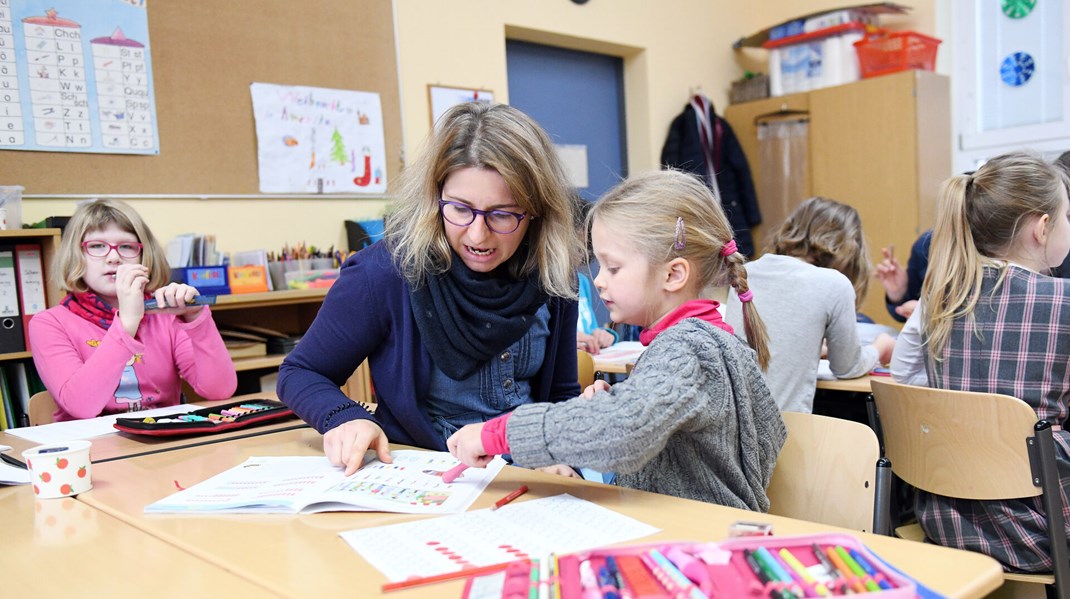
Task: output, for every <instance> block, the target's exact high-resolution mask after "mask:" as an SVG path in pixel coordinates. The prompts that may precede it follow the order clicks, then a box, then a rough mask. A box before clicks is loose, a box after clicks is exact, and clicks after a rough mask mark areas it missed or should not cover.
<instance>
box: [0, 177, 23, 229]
mask: <svg viewBox="0 0 1070 599" xmlns="http://www.w3.org/2000/svg"><path fill="white" fill-rule="evenodd" d="M22 191H23V187H22V186H21V185H0V229H21V228H22Z"/></svg>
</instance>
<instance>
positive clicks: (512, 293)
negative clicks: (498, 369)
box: [411, 244, 549, 381]
mask: <svg viewBox="0 0 1070 599" xmlns="http://www.w3.org/2000/svg"><path fill="white" fill-rule="evenodd" d="M525 246H526V244H524V245H522V246H521V247H520V248H519V249H517V252H516V254H515V255H514V256H513V258H512V260H520V261H523V260H525V258H526V254H527V251H526V247H525ZM452 262H453V264H452V266H450V269H449V271H447V272H446V273H444V274H441V275H438V276H433V277H430V278H429V279H428V281H427V282H426V283H425V284H424V285H421V286H420V287H419V288H418V289H415V290H413V291H412V295H411V298H412V312H413V316H414V317H415V318H416V326H417V328H419V329H420V334H421V335H422V336H423V343H424V347H426V348H427V351H428V353H430V354H431V358H432V359H433V360H434V361H435V366H437V367H438V368H439V369H440V370H442V372H444V373H446V376H448V377H450V378H451V379H453V380H458V381H459V380H463V379H466V378H468V377H469V376H472V374H474V373H475V372H476V371H477V370H479V369H480V367H482V366H483V364H485V363H486V362H487V361H488V360H490V359H491V358H493V357H494V356H495V355H497V354H498V353H499V352H501V351H502V350H504V349H505V348H507V347H509V346H510V345H512V344H514V343H516V342H517V341H518V340H519V339H520V338H521V337H523V336H524V334H525V333H527V332H528V330H529V329H530V328H531V325H532V324H534V322H535V320H534V318H535V312H537V311H538V309H539V308H540V307H542V305H543V304H545V303H546V300H547V299H548V297H549V296H548V295H547V294H546V292H544V291H543V290H542V287H541V286H540V285H539V275H538V273H533V274H532V275H531V276H530V277H528V279H527V280H516V279H514V278H513V277H512V276H510V275H509V265H508V263H506V264H502V265H501V266H499V267H498V268H496V269H494V271H493V272H490V273H480V272H475V271H473V270H471V269H469V268H468V266H466V265H465V263H464V260H461V259H460V257H458V256H457V254H454V255H453V261H452Z"/></svg>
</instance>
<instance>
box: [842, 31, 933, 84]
mask: <svg viewBox="0 0 1070 599" xmlns="http://www.w3.org/2000/svg"><path fill="white" fill-rule="evenodd" d="M940 43H941V41H940V40H938V39H936V38H935V37H929V36H927V35H922V34H920V33H917V32H914V31H878V32H876V33H870V34H867V35H866V37H865V38H864V39H862V40H859V41H857V42H855V44H854V46H855V50H856V51H857V52H858V66H859V69H860V70H861V73H862V78H863V79H866V78H869V77H877V76H880V75H887V74H888V73H896V72H899V71H906V70H909V69H923V70H926V71H932V70H934V69H935V68H936V50H937V48H938V47H939V46H940Z"/></svg>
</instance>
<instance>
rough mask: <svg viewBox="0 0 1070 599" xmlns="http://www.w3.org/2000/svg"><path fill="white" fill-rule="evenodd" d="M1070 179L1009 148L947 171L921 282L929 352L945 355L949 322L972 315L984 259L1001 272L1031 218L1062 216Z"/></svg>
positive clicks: (1052, 221) (1051, 224)
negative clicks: (966, 169)
mask: <svg viewBox="0 0 1070 599" xmlns="http://www.w3.org/2000/svg"><path fill="white" fill-rule="evenodd" d="M1068 187H1070V178H1068V177H1067V173H1065V172H1063V171H1062V170H1061V169H1060V168H1059V167H1056V166H1054V165H1052V164H1049V163H1048V162H1046V161H1045V160H1043V159H1042V158H1040V157H1038V156H1035V155H1033V154H1030V153H1026V152H1011V153H1008V154H1003V155H1001V156H997V157H996V158H993V159H991V160H989V161H988V162H986V163H985V164H984V166H982V167H981V168H979V169H977V172H975V173H973V174H972V175H956V176H954V177H951V178H950V179H948V180H947V181H944V184H943V186H942V188H941V190H940V201H939V204H938V209H937V214H936V226H935V227H934V228H933V240H932V246H931V247H930V249H929V270H928V273H927V274H926V276H925V282H924V283H923V284H922V288H921V297H922V301H923V303H924V310H925V312H924V314H923V318H924V327H923V328H924V331H925V333H926V339H927V341H928V343H929V355H930V356H932V358H933V359H935V360H937V361H941V360H942V352H943V348H944V344H945V343H946V342H947V339H948V337H949V336H950V334H951V327H952V325H953V324H954V321H955V320H956V319H958V318H961V317H963V316H966V317H969V316H970V315H971V314H972V313H973V309H974V307H976V306H977V302H978V300H979V299H980V296H981V283H982V280H983V279H984V269H985V267H986V266H994V267H997V268H1000V269H1001V270H1002V272H1001V273H1000V277H999V279H998V281H997V289H998V286H999V284H1001V283H1002V281H1003V275H1004V274H1005V273H1006V270H1005V269H1006V266H1007V264H1006V262H1004V260H1005V259H1006V258H1007V256H1008V255H1009V254H1010V253H1011V252H1012V251H1013V249H1014V247H1015V244H1016V243H1017V242H1018V235H1019V233H1020V232H1021V231H1022V230H1023V228H1024V227H1027V226H1029V225H1028V223H1027V222H1026V221H1027V220H1028V219H1030V218H1033V217H1042V216H1044V215H1045V214H1046V215H1048V216H1049V217H1050V222H1049V223H1048V230H1049V231H1050V230H1051V228H1052V227H1054V226H1055V222H1056V220H1057V219H1059V218H1065V215H1064V214H1062V211H1064V210H1066V207H1065V206H1063V197H1064V195H1065V194H1066V190H1067V188H1068Z"/></svg>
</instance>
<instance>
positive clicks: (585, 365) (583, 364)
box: [576, 349, 594, 391]
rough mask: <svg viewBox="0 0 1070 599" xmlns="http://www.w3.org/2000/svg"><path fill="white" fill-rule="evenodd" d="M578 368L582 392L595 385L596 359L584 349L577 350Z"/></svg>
mask: <svg viewBox="0 0 1070 599" xmlns="http://www.w3.org/2000/svg"><path fill="white" fill-rule="evenodd" d="M576 366H577V367H578V368H579V371H580V375H579V382H580V391H582V390H584V389H586V388H587V387H589V386H591V385H593V384H594V357H592V356H591V354H589V353H587V352H585V351H583V350H582V349H577V350H576Z"/></svg>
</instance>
